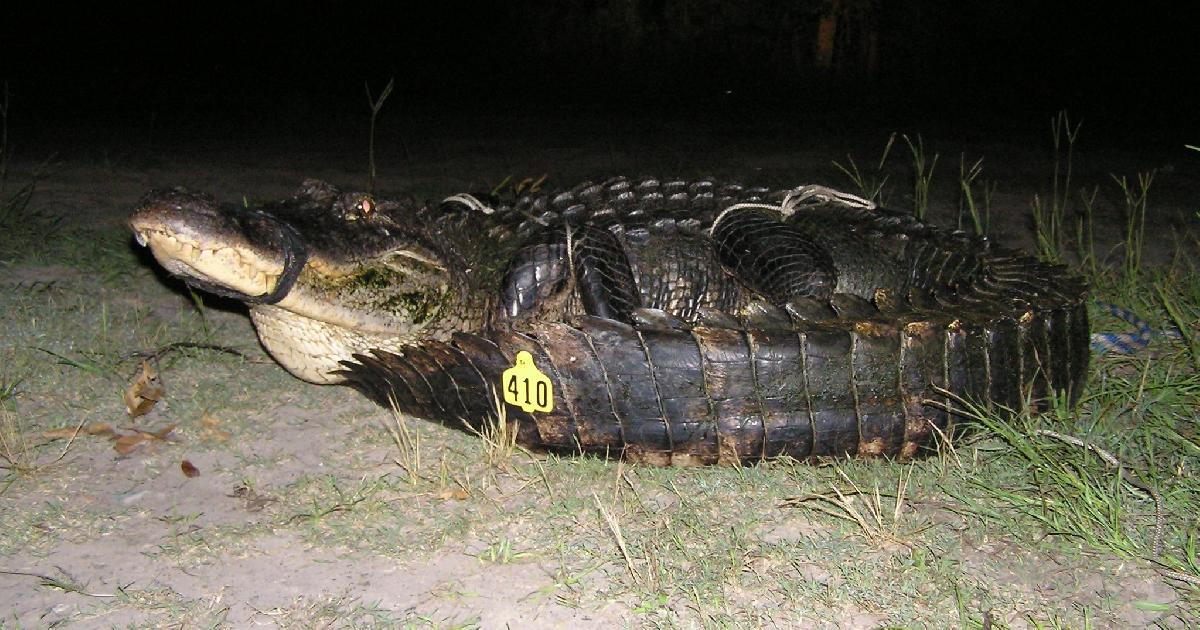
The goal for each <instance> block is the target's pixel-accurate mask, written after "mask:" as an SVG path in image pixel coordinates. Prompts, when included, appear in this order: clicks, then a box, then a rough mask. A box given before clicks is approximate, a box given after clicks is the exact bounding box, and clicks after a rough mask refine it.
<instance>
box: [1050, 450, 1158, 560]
mask: <svg viewBox="0 0 1200 630" xmlns="http://www.w3.org/2000/svg"><path fill="white" fill-rule="evenodd" d="M1034 435H1044V436H1046V437H1052V438H1054V439H1056V440H1060V441H1062V442H1066V443H1067V444H1070V445H1072V446H1077V447H1079V448H1083V449H1087V450H1090V451H1092V452H1093V453H1095V454H1096V455H1099V456H1100V459H1103V460H1104V462H1105V463H1107V464H1108V465H1109V466H1113V467H1115V468H1116V469H1117V474H1118V475H1120V477H1121V480H1122V481H1124V482H1126V483H1128V484H1129V485H1131V486H1133V487H1135V488H1137V489H1138V490H1141V491H1143V492H1145V493H1146V494H1148V495H1150V497H1151V498H1153V499H1154V539H1153V543H1152V550H1153V552H1154V555H1155V556H1159V555H1161V554H1162V545H1163V530H1164V529H1165V527H1166V521H1167V516H1166V510H1165V509H1164V508H1163V498H1162V495H1161V494H1159V493H1158V491H1157V490H1155V489H1154V488H1152V487H1151V486H1150V485H1149V484H1147V483H1146V482H1145V481H1142V479H1141V477H1140V476H1138V474H1137V473H1136V472H1133V471H1131V470H1130V469H1129V468H1128V467H1126V466H1125V465H1123V464H1122V463H1121V460H1119V459H1117V457H1116V456H1115V455H1113V454H1112V453H1110V452H1108V451H1106V450H1104V449H1102V448H1100V447H1099V446H1096V445H1095V444H1092V443H1091V442H1086V441H1084V440H1081V439H1079V438H1077V437H1074V436H1070V435H1064V434H1062V433H1059V432H1057V431H1051V430H1049V429H1038V430H1037V431H1034Z"/></svg>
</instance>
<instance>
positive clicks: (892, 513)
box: [782, 465, 913, 547]
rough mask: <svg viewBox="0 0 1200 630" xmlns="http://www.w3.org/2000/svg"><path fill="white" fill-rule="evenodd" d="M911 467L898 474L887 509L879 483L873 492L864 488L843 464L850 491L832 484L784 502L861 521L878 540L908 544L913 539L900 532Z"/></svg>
mask: <svg viewBox="0 0 1200 630" xmlns="http://www.w3.org/2000/svg"><path fill="white" fill-rule="evenodd" d="M912 470H913V467H912V466H911V465H910V466H908V467H907V468H906V469H905V470H904V471H902V472H901V473H900V475H899V476H898V478H897V480H896V493H895V497H894V499H893V501H894V502H893V505H892V506H891V509H890V510H887V509H885V507H884V501H883V494H882V493H881V492H880V491H879V487H878V486H876V487H875V488H873V489H872V490H871V492H866V491H864V490H863V489H862V488H860V487H859V486H858V484H856V483H855V482H854V480H853V479H851V478H850V476H849V475H847V474H846V472H845V470H843V469H842V468H841V467H840V466H838V467H837V472H838V475H839V476H840V477H841V478H842V480H843V481H845V482H846V483H847V484H849V486H850V488H851V490H850V491H848V492H843V491H842V489H841V488H839V487H838V486H837V485H832V484H831V485H830V492H827V493H823V494H811V495H807V496H803V497H794V498H790V499H787V500H785V501H784V502H783V504H782V505H784V506H798V505H807V506H812V509H815V510H816V511H818V512H821V513H822V514H825V515H827V516H832V517H834V518H837V519H841V520H845V521H850V522H852V523H854V524H855V525H858V527H859V529H861V530H862V532H863V534H864V535H865V536H866V537H867V538H868V539H869V540H871V541H872V542H873V543H875V544H899V545H904V546H906V547H909V546H911V543H909V542H908V541H907V540H905V539H904V538H903V537H902V536H901V535H900V524H901V521H902V520H903V518H902V517H903V512H904V503H905V497H906V496H907V494H908V484H909V480H910V479H911V478H912ZM860 498H861V500H859V499H860ZM860 506H862V507H861V508H860Z"/></svg>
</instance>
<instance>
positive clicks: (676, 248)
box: [343, 180, 1089, 464]
mask: <svg viewBox="0 0 1200 630" xmlns="http://www.w3.org/2000/svg"><path fill="white" fill-rule="evenodd" d="M649 181H652V182H653V185H650V184H646V183H645V182H643V183H642V184H631V183H630V182H627V181H625V180H613V182H610V183H608V184H605V185H591V184H589V185H586V186H584V187H579V188H576V189H575V190H574V192H569V193H563V194H560V195H557V196H546V197H539V198H525V199H523V200H521V201H519V202H518V203H517V207H518V208H523V210H521V211H520V212H515V213H513V212H509V211H508V210H506V211H504V212H501V213H500V215H499V216H497V217H492V219H500V218H501V217H507V218H506V219H502V221H509V222H512V221H514V219H513V218H512V217H514V216H517V215H522V216H525V217H526V218H525V219H524V220H521V221H520V223H519V227H517V226H516V225H514V232H517V233H520V234H522V235H523V239H524V240H523V245H521V246H520V247H518V248H516V249H514V250H512V251H514V252H515V254H514V259H513V263H512V264H511V265H510V267H509V271H508V272H507V279H506V282H505V283H504V284H503V285H502V286H503V291H504V296H503V298H502V299H501V304H502V305H503V307H504V309H503V311H504V312H503V313H501V315H500V317H498V318H496V319H495V320H494V322H493V325H492V326H491V327H490V328H489V329H487V330H483V331H476V332H475V333H459V334H456V335H454V337H453V339H452V340H451V341H449V342H431V343H426V344H423V345H421V346H417V347H410V348H406V349H404V350H403V351H402V352H400V353H391V352H385V351H374V352H372V353H369V354H361V355H356V356H355V360H354V361H347V362H344V365H345V370H344V373H343V375H344V376H345V378H346V379H347V382H348V383H349V384H350V385H352V386H354V387H356V388H358V389H359V390H361V391H363V392H364V393H365V394H366V395H368V396H369V397H371V398H372V399H374V400H376V401H377V402H379V403H380V404H384V405H391V404H394V405H395V406H396V407H397V408H398V409H400V410H401V411H404V412H408V413H411V414H414V415H418V416H423V417H429V418H438V419H442V420H445V421H450V422H452V423H458V422H460V421H461V422H464V423H466V424H467V425H470V426H478V424H479V423H480V422H481V421H482V420H483V419H484V418H487V417H488V416H495V415H496V414H497V410H498V409H503V411H504V415H505V416H506V417H507V419H508V421H509V422H514V423H516V425H517V427H518V439H519V440H520V442H521V443H522V444H524V445H526V446H531V447H540V448H544V449H548V450H554V451H565V452H599V453H607V454H609V455H622V456H625V457H627V458H631V459H636V460H640V461H648V462H653V463H658V464H667V463H670V464H708V463H732V462H746V461H754V460H758V459H761V458H769V457H776V456H782V455H788V456H792V457H796V458H801V459H803V458H811V457H822V456H845V455H858V456H873V455H875V456H878V455H883V456H894V457H911V456H915V455H918V454H920V453H922V452H926V451H927V450H928V449H929V448H931V447H933V446H934V445H935V440H936V438H937V436H938V435H947V436H949V435H951V434H952V433H953V424H954V423H953V418H954V416H955V414H956V412H957V410H960V409H961V404H962V402H961V401H964V400H968V401H973V402H977V403H981V404H985V405H991V406H993V407H995V408H996V409H998V410H1001V411H1004V410H1017V409H1021V408H1022V407H1023V406H1025V405H1026V404H1033V405H1034V406H1036V405H1038V404H1039V402H1040V401H1043V400H1045V398H1046V397H1047V395H1048V394H1049V393H1051V392H1064V393H1065V394H1066V395H1067V396H1068V397H1069V398H1070V399H1071V400H1074V399H1076V398H1077V397H1078V395H1079V393H1080V391H1081V389H1082V386H1083V382H1084V379H1085V378H1086V374H1087V365H1088V358H1089V354H1088V321H1087V312H1086V306H1085V298H1086V288H1085V287H1084V286H1083V284H1082V283H1080V282H1078V281H1077V280H1076V279H1074V278H1071V277H1070V276H1068V275H1067V274H1066V273H1065V271H1064V270H1063V269H1062V268H1059V267H1054V266H1049V265H1045V264H1042V263H1039V262H1037V261H1036V260H1034V259H1031V258H1028V257H1025V256H1021V255H1019V254H1016V253H1014V252H1011V251H1009V250H1005V249H1003V248H1000V247H997V246H995V245H994V244H992V243H990V242H988V241H987V240H986V239H981V238H977V237H973V236H969V235H966V234H962V233H946V232H941V231H939V230H936V229H934V228H932V227H930V226H928V225H926V224H923V223H921V222H919V221H916V220H915V219H913V218H912V217H911V216H910V215H906V214H902V213H898V212H892V211H888V210H883V209H875V208H873V207H869V206H868V205H867V204H866V203H865V202H862V200H857V199H855V198H849V199H850V200H851V201H847V200H846V199H845V198H839V197H838V194H837V193H836V192H833V191H829V193H830V194H824V195H822V196H820V197H818V198H816V199H815V201H816V203H809V204H796V203H790V201H789V199H793V200H794V198H789V194H790V193H789V191H777V192H768V191H763V190H762V189H743V188H736V189H733V190H734V192H735V193H736V194H720V195H714V194H713V192H712V191H713V190H714V189H713V187H712V185H711V184H688V185H683V186H682V187H681V189H680V190H679V191H677V192H675V193H673V194H671V195H663V194H661V192H660V191H659V189H660V188H661V187H662V186H663V185H662V184H658V183H657V181H656V180H649ZM656 186H657V187H658V188H656ZM676 187H677V188H678V187H679V186H676ZM716 190H718V191H720V190H730V189H721V188H718V189H716ZM747 191H750V192H747ZM792 192H794V191H792ZM639 195H640V196H639ZM531 199H532V200H531ZM672 199H673V201H672ZM539 200H540V201H539ZM859 202H862V203H859ZM639 204H642V205H640V206H639ZM743 206H745V208H743ZM510 210H511V209H510ZM533 210H543V212H541V213H540V214H537V213H535V212H533ZM743 210H744V211H745V212H743ZM764 212H765V214H764ZM738 213H741V214H738ZM772 213H773V214H772ZM534 219H536V220H534ZM772 222H774V223H772ZM781 226H782V227H781ZM755 233H760V234H764V235H766V236H767V237H768V240H767V241H753V239H750V240H747V238H748V237H747V234H755ZM781 234H782V235H783V236H781ZM572 239H574V240H572ZM581 243H582V245H581ZM728 243H732V245H729V246H726V244H728ZM813 243H817V244H820V245H821V247H822V248H824V250H825V251H826V252H827V253H828V256H829V259H830V260H831V261H832V266H831V267H830V270H831V274H832V275H821V274H818V275H817V276H814V277H812V278H807V277H806V278H804V279H802V280H801V281H799V282H798V283H797V281H796V279H795V277H793V276H789V275H788V274H787V273H782V272H781V269H784V270H785V271H786V268H788V265H781V264H778V259H772V258H770V256H772V255H776V254H778V253H779V252H784V253H787V252H790V251H800V252H801V253H804V254H805V256H807V259H806V260H814V261H817V264H822V263H821V262H820V259H821V256H820V255H808V254H807V253H806V252H809V251H810V247H811V245H812V244H813ZM756 247H757V248H759V249H761V250H762V251H761V252H759V251H758V250H756V249H755V248H756ZM818 249H820V248H818ZM813 251H815V250H813ZM818 253H819V252H818ZM773 260H774V264H773V263H772V261H773ZM764 261H765V262H764ZM743 263H744V264H743ZM589 274H591V275H590V276H589ZM781 287H782V288H781ZM797 287H799V288H797ZM810 289H811V291H810ZM809 293H811V295H809ZM596 315H601V316H600V317H597V316H596ZM521 353H528V355H527V357H528V358H529V359H531V360H532V363H533V365H535V366H536V367H537V368H538V369H539V370H540V371H541V372H542V373H543V374H544V376H545V378H546V382H547V383H548V385H549V389H548V391H552V392H553V394H552V398H553V401H551V404H549V405H544V406H542V407H540V408H533V407H528V408H523V407H522V406H519V405H516V404H512V403H511V402H508V403H499V401H500V400H501V399H502V398H503V394H504V391H505V389H506V388H507V387H508V386H509V385H510V384H509V383H506V382H505V378H506V377H505V375H506V374H511V368H513V367H514V366H516V365H518V363H519V361H520V357H521Z"/></svg>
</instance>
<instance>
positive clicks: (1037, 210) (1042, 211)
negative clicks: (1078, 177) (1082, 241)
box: [1033, 110, 1083, 263]
mask: <svg viewBox="0 0 1200 630" xmlns="http://www.w3.org/2000/svg"><path fill="white" fill-rule="evenodd" d="M1082 126H1083V122H1082V121H1080V122H1078V123H1076V124H1075V125H1074V126H1072V125H1071V119H1070V117H1069V116H1068V115H1067V112H1066V110H1059V112H1058V114H1056V115H1055V116H1054V118H1051V119H1050V135H1051V138H1053V140H1054V179H1053V181H1052V189H1051V196H1050V200H1049V202H1047V201H1045V200H1043V199H1042V198H1041V197H1040V196H1038V195H1034V197H1033V224H1034V230H1035V231H1036V233H1037V247H1038V255H1039V256H1041V257H1042V259H1043V260H1047V261H1049V262H1055V263H1061V262H1063V257H1064V253H1065V251H1064V250H1065V239H1066V233H1065V230H1064V227H1065V225H1066V216H1067V210H1068V207H1069V205H1070V195H1071V193H1070V191H1071V176H1072V174H1073V171H1074V162H1075V142H1076V141H1077V140H1078V139H1079V129H1080V127H1082ZM1064 153H1065V154H1064Z"/></svg>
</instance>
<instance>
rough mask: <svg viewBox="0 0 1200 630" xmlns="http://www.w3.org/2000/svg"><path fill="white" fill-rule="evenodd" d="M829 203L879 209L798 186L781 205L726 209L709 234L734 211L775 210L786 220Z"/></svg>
mask: <svg viewBox="0 0 1200 630" xmlns="http://www.w3.org/2000/svg"><path fill="white" fill-rule="evenodd" d="M827 203H836V204H838V205H841V206H845V207H847V208H859V209H862V210H874V209H875V208H877V207H878V206H876V205H875V202H873V201H871V200H869V199H863V198H862V197H859V196H857V195H851V194H850V193H845V192H842V191H840V190H835V189H833V188H829V187H828V186H818V185H816V184H809V185H807V186H797V187H796V188H793V189H791V190H789V191H788V193H787V194H786V195H784V197H783V201H782V202H780V203H779V205H771V204H768V203H755V202H744V203H735V204H733V205H732V206H729V207H728V208H725V209H724V210H722V211H721V213H720V214H718V215H717V218H716V220H715V221H713V224H712V227H711V228H709V230H708V233H709V235H710V236H711V235H712V234H713V231H714V230H716V228H717V224H719V223H720V222H721V219H724V218H725V215H727V214H729V213H730V212H733V211H734V210H742V209H745V208H759V209H761V210H774V211H776V212H778V213H780V214H781V215H783V218H785V219H786V218H788V217H790V216H792V215H793V214H795V213H796V211H798V210H803V209H807V208H811V207H815V206H819V205H823V204H827Z"/></svg>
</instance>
